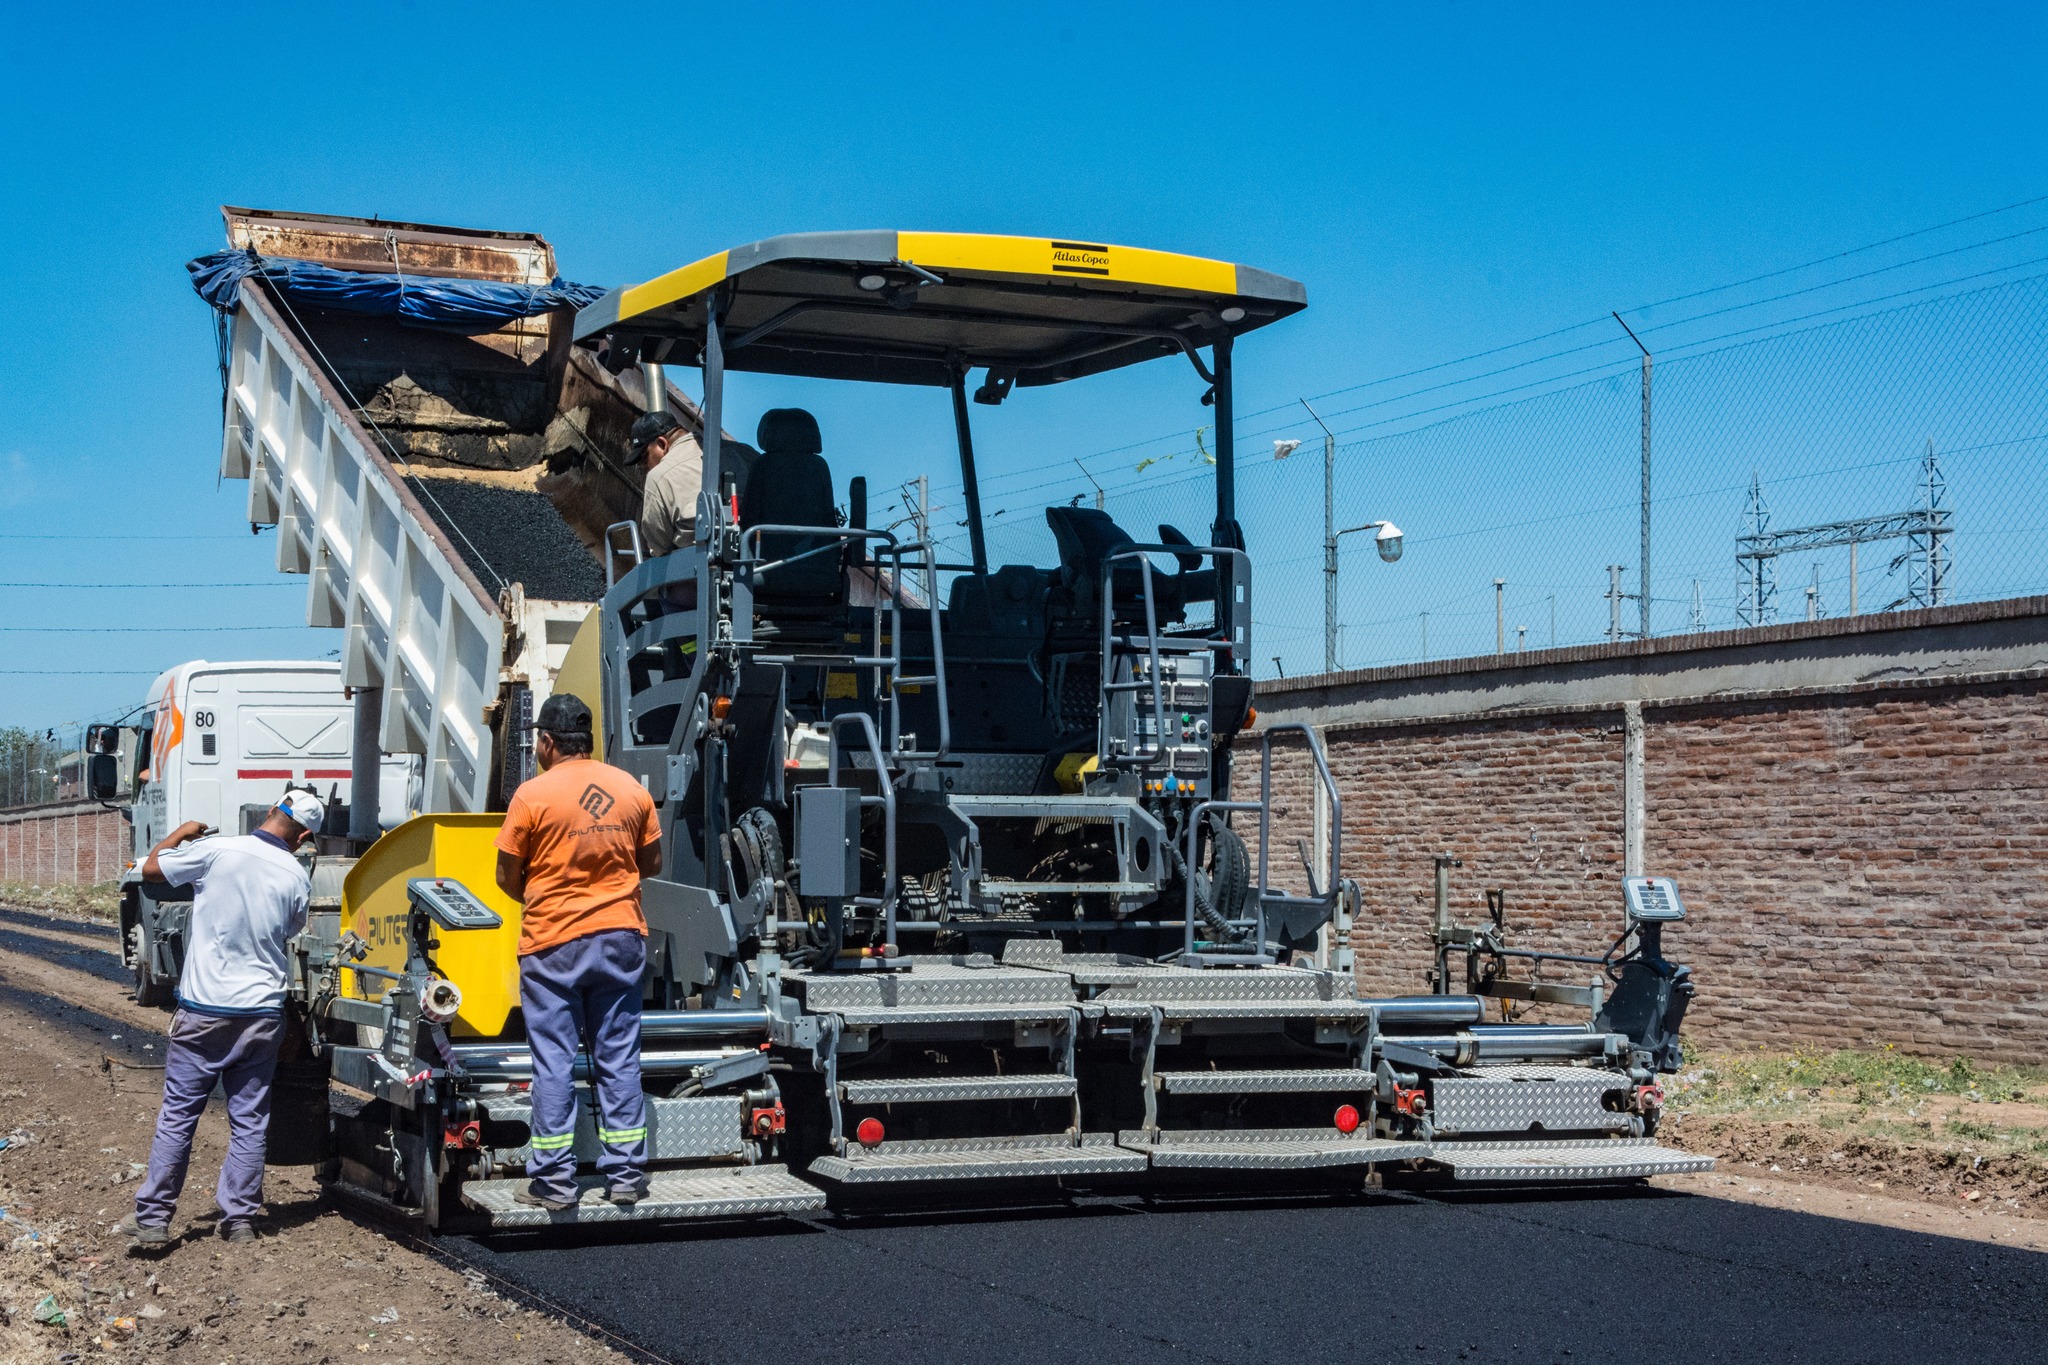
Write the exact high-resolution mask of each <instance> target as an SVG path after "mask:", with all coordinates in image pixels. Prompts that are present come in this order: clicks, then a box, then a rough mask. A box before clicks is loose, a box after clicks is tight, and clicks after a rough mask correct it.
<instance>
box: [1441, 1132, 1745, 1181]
mask: <svg viewBox="0 0 2048 1365" xmlns="http://www.w3.org/2000/svg"><path fill="white" fill-rule="evenodd" d="M1429 1159H1430V1160H1431V1161H1434V1162H1436V1163H1437V1164H1438V1165H1441V1166H1448V1167H1449V1168H1450V1170H1451V1174H1452V1175H1454V1176H1456V1177H1457V1178H1458V1179H1459V1180H1630V1179H1635V1178H1637V1177H1640V1176H1650V1175H1684V1174H1687V1173H1689V1172H1693V1171H1711V1170H1713V1169H1714V1158H1712V1157H1710V1156H1696V1155H1694V1154H1693V1153H1691V1152H1680V1151H1675V1150H1673V1149H1672V1148H1670V1147H1659V1146H1658V1145H1657V1143H1656V1141H1655V1140H1654V1139H1651V1138H1570V1139H1563V1140H1560V1141H1556V1142H1542V1141H1533V1142H1439V1143H1437V1144H1435V1145H1434V1146H1433V1147H1432V1148H1431V1150H1430V1153H1429Z"/></svg>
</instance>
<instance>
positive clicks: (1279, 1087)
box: [1152, 1068, 1374, 1095]
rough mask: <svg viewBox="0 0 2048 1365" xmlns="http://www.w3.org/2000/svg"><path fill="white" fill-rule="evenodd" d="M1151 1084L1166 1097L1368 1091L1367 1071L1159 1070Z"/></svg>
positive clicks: (1369, 1074)
mask: <svg viewBox="0 0 2048 1365" xmlns="http://www.w3.org/2000/svg"><path fill="white" fill-rule="evenodd" d="M1152 1083H1153V1084H1154V1085H1156V1086H1157V1087H1158V1088H1159V1089H1161V1090H1163V1091H1165V1092H1166V1093H1167V1094H1169V1095H1305V1094H1322V1093H1330V1092H1339V1091H1348V1090H1370V1089H1372V1088H1373V1084H1374V1076H1373V1073H1372V1072H1370V1071H1358V1070H1353V1069H1348V1068H1347V1069H1344V1070H1337V1071H1291V1070H1290V1071H1161V1072H1157V1073H1155V1074H1154V1075H1153V1077H1152Z"/></svg>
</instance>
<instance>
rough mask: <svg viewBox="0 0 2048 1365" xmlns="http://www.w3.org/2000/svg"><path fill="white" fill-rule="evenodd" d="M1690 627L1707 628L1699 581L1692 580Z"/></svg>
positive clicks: (1697, 629)
mask: <svg viewBox="0 0 2048 1365" xmlns="http://www.w3.org/2000/svg"><path fill="white" fill-rule="evenodd" d="M1692 628H1693V629H1694V630H1696V631H1699V630H1705V629H1706V628H1707V611H1706V603H1705V602H1703V601H1702V600H1701V599H1700V581H1699V580H1698V579H1697V578H1695V579H1694V580H1693V581H1692Z"/></svg>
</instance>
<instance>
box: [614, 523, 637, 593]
mask: <svg viewBox="0 0 2048 1365" xmlns="http://www.w3.org/2000/svg"><path fill="white" fill-rule="evenodd" d="M620 531H624V532H625V533H626V535H627V542H626V546H625V550H624V551H621V549H620V548H619V546H618V544H617V543H616V539H615V538H616V537H617V535H618V534H619V532H620ZM625 552H630V553H631V554H632V556H633V567H634V568H636V569H637V568H639V567H640V565H641V564H642V563H643V562H645V560H646V559H647V552H646V550H645V548H644V547H643V546H642V545H641V543H640V523H639V522H637V521H615V522H613V523H612V524H611V525H609V526H607V527H605V528H604V586H605V591H607V592H609V591H611V589H612V587H613V586H614V585H615V584H616V583H617V582H618V581H619V556H620V555H621V554H622V553H625Z"/></svg>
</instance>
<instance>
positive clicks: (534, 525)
mask: <svg viewBox="0 0 2048 1365" xmlns="http://www.w3.org/2000/svg"><path fill="white" fill-rule="evenodd" d="M406 482H408V483H410V484H411V485H412V486H413V491H414V492H415V493H417V494H419V495H420V501H421V502H422V503H424V504H425V505H426V509H427V514H428V515H429V516H431V517H432V518H433V519H434V520H435V521H436V522H438V523H439V524H440V526H441V529H442V530H444V531H446V532H447V533H448V539H449V540H450V541H452V542H454V545H455V548H456V550H458V551H459V552H460V553H461V555H462V557H463V559H464V560H466V561H467V562H468V564H469V567H470V569H471V570H472V571H473V572H474V573H475V574H476V576H477V577H478V578H479V579H481V580H482V581H483V585H484V587H486V588H488V589H490V590H491V591H492V592H496V591H497V590H498V589H499V588H500V587H501V586H503V585H504V584H510V583H520V584H524V585H525V588H526V595H527V596H528V597H538V598H544V599H548V600H551V601H558V602H595V601H597V600H598V599H599V598H601V597H603V596H604V570H603V569H602V568H600V567H599V565H598V563H597V561H596V560H595V559H594V558H592V557H591V554H590V551H588V550H586V549H584V548H583V542H582V541H580V540H578V539H576V533H575V532H574V531H572V530H570V529H569V523H567V522H565V521H563V520H562V516H561V514H560V513H559V512H557V511H555V506H554V504H553V503H551V502H549V501H548V500H547V497H546V496H545V495H544V494H541V493H533V492H527V491H525V490H522V489H517V488H494V487H492V486H491V485H489V484H483V483H472V482H470V481H468V480H466V479H421V478H409V479H407V480H406ZM501 580H502V581H501Z"/></svg>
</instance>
